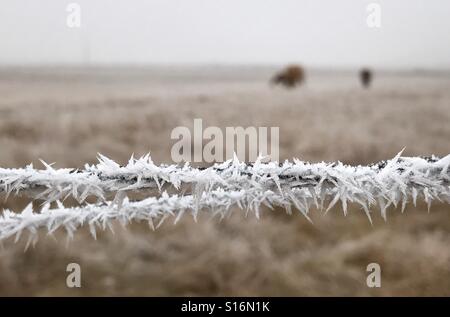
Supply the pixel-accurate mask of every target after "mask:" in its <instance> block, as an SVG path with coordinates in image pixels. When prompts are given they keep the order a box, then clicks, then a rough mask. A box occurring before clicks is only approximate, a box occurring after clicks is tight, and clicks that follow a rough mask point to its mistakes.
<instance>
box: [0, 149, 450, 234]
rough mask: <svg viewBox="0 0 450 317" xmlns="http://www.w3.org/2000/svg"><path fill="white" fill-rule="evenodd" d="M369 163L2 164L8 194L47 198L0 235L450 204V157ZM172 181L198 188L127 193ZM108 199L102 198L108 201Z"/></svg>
mask: <svg viewBox="0 0 450 317" xmlns="http://www.w3.org/2000/svg"><path fill="white" fill-rule="evenodd" d="M400 155H401V153H399V154H398V155H397V156H396V157H394V158H393V159H391V160H388V161H383V162H379V163H376V164H372V165H369V166H349V165H344V164H342V163H339V162H338V163H323V162H322V163H315V164H311V163H306V162H302V161H299V160H294V161H293V162H284V163H282V164H278V163H274V162H270V163H263V162H261V161H260V160H258V161H257V162H255V163H253V164H246V163H243V162H239V161H238V160H237V159H234V160H230V161H227V162H225V163H222V164H215V165H214V166H212V167H209V168H206V169H200V168H194V167H191V166H189V165H184V166H181V167H180V166H176V165H162V166H156V165H155V164H153V162H152V161H151V159H150V157H149V156H145V157H142V158H140V159H133V158H132V159H131V160H130V161H129V163H128V164H127V165H126V166H119V165H118V164H117V163H115V162H113V161H112V160H110V159H108V158H106V157H104V156H100V158H99V163H98V164H97V165H92V166H86V167H85V169H84V170H74V169H53V168H52V167H51V166H50V165H48V164H45V163H44V164H45V166H46V169H45V170H35V169H34V168H33V167H32V166H28V167H27V168H25V169H0V183H1V186H2V188H3V190H4V191H5V192H7V193H10V192H12V191H14V192H16V193H20V192H27V191H30V190H36V189H38V188H43V189H44V190H41V192H40V194H39V195H38V197H40V198H45V199H46V200H47V203H46V204H45V206H44V208H43V209H42V211H41V212H36V211H33V210H32V207H31V206H29V207H27V208H26V209H25V210H24V211H23V212H22V213H14V212H12V211H9V210H6V211H4V213H3V216H1V218H0V240H1V239H5V238H8V237H10V236H12V235H17V236H18V237H19V236H20V234H21V233H22V232H23V231H24V230H25V231H28V232H30V234H31V235H30V241H31V242H33V241H35V239H36V237H37V231H38V229H39V228H41V227H45V228H47V230H48V231H49V232H53V231H54V230H56V229H57V228H60V227H64V228H65V229H66V230H67V232H68V233H69V236H71V235H73V233H74V232H75V230H76V229H77V228H79V227H80V226H82V225H89V227H90V229H91V232H93V234H95V228H96V227H99V226H101V227H103V228H105V227H107V226H109V225H110V224H111V221H112V220H115V219H118V220H121V221H125V222H128V221H132V220H148V221H150V222H151V223H153V220H157V221H160V222H162V221H163V220H164V219H166V218H167V217H169V216H175V217H176V219H179V218H180V217H181V215H183V214H184V213H186V212H190V213H191V214H193V215H194V216H196V215H197V213H198V212H199V211H200V210H205V211H209V212H210V213H211V214H219V215H221V216H223V215H225V214H226V213H227V212H228V211H229V210H230V208H231V207H233V206H239V207H240V208H243V209H246V210H253V211H255V213H256V214H257V215H258V214H259V208H260V207H261V206H262V205H266V206H268V207H276V206H280V207H283V208H285V209H286V210H287V211H290V210H291V209H292V207H294V208H296V209H298V210H299V211H300V212H301V213H302V214H303V215H304V216H305V217H307V218H308V219H310V218H309V216H308V213H309V210H310V208H311V207H313V206H315V207H316V208H318V209H326V211H328V210H329V209H331V208H332V207H333V206H335V205H336V204H337V203H338V202H340V203H341V205H342V210H343V212H344V214H346V213H347V206H348V204H349V203H355V204H358V205H359V206H361V207H362V209H363V210H364V212H365V213H366V215H367V217H368V218H369V220H370V221H371V216H370V208H371V207H372V206H374V205H377V206H378V207H379V209H380V211H381V215H382V216H383V218H385V219H386V209H387V208H388V207H389V206H390V205H394V206H398V205H399V204H401V208H402V211H403V210H404V208H405V206H406V204H407V203H408V202H410V201H412V202H413V203H414V204H415V203H416V201H417V199H422V200H424V201H425V202H426V203H427V204H428V205H430V204H431V202H432V201H434V200H438V201H444V202H447V203H450V170H449V166H450V155H448V156H446V157H444V158H442V159H440V158H437V157H434V156H433V157H427V158H420V157H401V156H400ZM165 184H171V185H173V187H175V188H177V189H179V188H180V187H181V186H182V185H183V184H190V185H191V186H192V187H193V188H192V191H191V194H190V195H172V196H170V195H168V194H167V193H165V192H164V193H163V194H162V195H161V196H160V197H149V198H147V199H144V200H142V201H138V202H129V201H128V199H127V198H126V192H127V191H129V190H131V191H134V190H140V189H145V188H159V189H160V190H162V189H163V187H164V185H165ZM111 192H113V193H114V192H115V193H116V194H117V195H116V199H115V200H114V201H113V202H108V201H106V200H105V199H104V197H105V194H106V193H111ZM70 195H72V196H73V197H75V198H77V199H78V200H79V201H84V200H85V199H86V197H88V196H90V195H93V196H95V197H98V198H100V199H101V200H100V202H99V203H98V204H87V205H85V206H82V207H77V208H65V207H64V206H63V205H62V203H60V202H59V199H60V198H65V197H66V196H70ZM54 200H57V201H58V208H56V209H50V208H49V206H50V204H49V203H50V202H51V201H54ZM102 201H103V202H102Z"/></svg>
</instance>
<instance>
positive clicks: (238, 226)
mask: <svg viewBox="0 0 450 317" xmlns="http://www.w3.org/2000/svg"><path fill="white" fill-rule="evenodd" d="M273 72H274V69H271V68H224V67H216V68H214V67H210V68H143V69H132V68H93V69H77V68H73V69H69V68H65V69H44V68H34V69H17V68H9V69H1V70H0V96H1V98H0V149H1V151H0V166H3V167H21V166H24V165H25V164H28V163H30V162H33V163H34V164H35V166H40V163H39V161H38V158H42V159H44V160H46V161H48V162H56V164H55V166H56V167H81V166H83V164H84V163H86V162H88V163H94V162H95V157H96V154H97V152H101V153H102V154H105V155H107V156H110V157H111V158H113V159H115V160H117V161H119V162H121V163H125V162H126V161H127V159H128V158H129V157H130V155H131V153H135V155H142V154H144V153H147V152H149V151H150V153H151V155H152V157H153V159H154V160H155V161H156V162H157V163H161V162H170V149H171V146H172V144H173V143H174V142H173V141H172V140H170V132H171V130H172V129H173V128H174V127H176V126H180V125H181V126H187V127H192V126H193V119H194V118H202V119H203V123H204V125H205V126H219V127H226V126H244V127H246V126H269V127H270V126H279V127H280V156H281V158H282V159H290V158H293V157H299V158H301V159H304V160H310V161H322V160H325V161H334V160H341V161H343V162H346V163H351V164H366V163H370V162H374V161H378V160H381V159H386V158H391V157H393V156H394V155H395V154H397V153H398V152H399V151H400V150H401V149H403V148H404V147H406V150H405V152H404V154H405V155H428V154H436V155H440V156H443V155H446V154H448V153H450V89H449V88H450V76H448V75H446V74H430V73H427V74H424V73H421V74H419V73H379V74H377V76H376V78H375V83H374V87H373V88H372V89H370V90H363V89H362V88H360V86H359V83H358V80H357V77H356V75H355V74H354V73H352V72H325V71H322V72H321V71H315V72H314V71H313V72H310V73H308V77H307V83H306V86H304V87H302V88H300V89H297V90H292V91H287V90H284V89H282V88H279V87H278V88H277V87H271V86H269V84H268V79H269V78H270V76H271V75H272V73H273ZM26 203H27V200H26V199H25V198H18V199H14V198H9V199H8V200H7V201H6V202H3V200H2V204H1V206H0V207H3V208H12V209H14V210H20V209H21V208H23V206H24V205H25V204H26ZM449 211H450V206H448V205H444V204H442V205H441V204H437V205H433V206H432V208H431V212H430V213H428V212H427V211H426V206H422V205H419V206H418V207H417V208H414V207H412V206H409V207H408V209H407V210H406V212H405V213H404V214H401V213H400V211H399V210H394V209H392V210H390V212H389V214H388V221H387V222H386V223H385V222H384V221H383V220H382V219H381V217H380V216H379V215H378V213H379V212H378V211H377V210H373V213H374V218H375V222H374V225H373V226H370V224H369V222H368V220H367V218H365V216H364V214H363V212H362V211H361V210H359V209H357V208H356V207H353V208H352V210H351V212H350V214H349V215H348V216H347V217H344V216H343V215H342V212H341V210H340V209H339V208H335V209H334V210H332V211H331V212H330V213H328V214H327V215H326V216H323V215H322V214H321V212H320V211H313V212H312V213H313V215H312V217H313V221H314V224H313V225H312V224H310V223H309V222H308V221H306V220H305V219H304V218H303V217H302V216H301V215H300V214H299V213H298V214H293V215H286V214H285V212H284V210H274V211H265V212H264V213H263V217H262V219H261V220H259V221H258V220H256V219H254V217H253V216H249V217H248V218H245V217H244V215H243V213H242V212H240V211H239V210H236V211H235V212H234V213H233V216H231V217H230V218H229V219H225V220H223V221H222V222H220V223H219V222H218V221H217V220H210V219H208V218H207V217H203V218H201V219H200V220H199V222H198V223H193V220H192V219H190V218H189V217H185V218H184V219H183V220H182V221H181V222H180V223H179V224H177V225H176V226H174V225H173V224H172V223H171V222H170V221H168V222H166V223H165V224H164V225H163V226H162V227H161V228H160V229H158V230H157V231H155V232H153V231H152V230H150V229H149V228H148V226H147V225H143V224H133V225H131V226H129V228H128V229H127V230H124V229H123V228H122V227H121V226H120V225H116V226H115V234H112V233H110V232H105V233H102V234H100V235H99V239H98V241H94V240H92V239H91V238H90V236H89V235H88V232H85V231H82V232H81V233H80V234H79V235H77V236H76V238H75V240H74V241H73V242H71V243H70V244H69V245H68V246H66V244H65V237H64V233H63V232H59V233H57V234H56V235H55V237H56V239H52V238H51V237H45V236H44V235H42V239H41V240H40V242H39V243H38V244H37V246H36V247H35V248H33V249H30V250H28V251H26V252H24V245H25V241H21V242H19V243H17V244H14V243H13V241H6V242H4V243H3V248H2V249H1V251H0V295H38V296H47V295H67V296H71V295H100V296H101V295H236V296H237V295H243V296H247V295H274V296H280V295H288V296H295V295H326V296H329V295H355V296H361V295H406V296H409V295H447V296H448V295H450V249H449V247H448V246H449V245H450V212H449ZM70 262H77V263H80V264H81V267H82V288H81V289H76V290H74V289H69V288H67V287H66V284H65V279H66V274H67V273H66V271H65V269H66V265H67V264H68V263H70ZM371 262H377V263H379V264H380V265H381V268H382V287H381V288H380V289H370V288H368V287H367V286H366V276H367V274H368V273H367V272H366V266H367V264H369V263H371Z"/></svg>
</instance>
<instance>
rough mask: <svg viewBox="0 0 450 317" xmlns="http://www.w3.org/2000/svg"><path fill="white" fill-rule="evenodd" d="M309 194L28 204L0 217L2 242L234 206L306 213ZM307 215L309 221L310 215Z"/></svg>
mask: <svg viewBox="0 0 450 317" xmlns="http://www.w3.org/2000/svg"><path fill="white" fill-rule="evenodd" d="M305 195H306V196H305ZM308 195H309V193H306V192H304V189H294V190H293V191H292V192H291V193H290V195H289V196H283V195H280V194H279V193H276V192H272V191H270V190H269V191H264V192H262V191H259V190H257V189H252V190H240V191H231V192H229V191H225V190H223V189H216V190H213V191H210V192H203V193H202V194H201V195H200V196H195V195H185V196H179V195H169V194H167V193H166V192H164V193H163V194H162V195H161V196H160V197H149V198H146V199H144V200H141V201H136V202H130V201H129V200H128V199H127V198H125V199H124V201H123V202H122V205H121V206H120V207H119V206H117V205H115V204H114V203H108V204H105V203H100V204H87V205H85V206H82V207H72V208H65V207H64V206H63V205H62V203H61V202H59V201H58V207H57V208H53V209H50V204H49V203H47V204H45V205H44V206H43V208H42V210H41V211H40V212H34V211H33V207H32V204H29V205H28V206H27V207H26V208H25V209H24V210H23V211H22V212H21V213H15V212H12V211H10V210H5V211H4V212H3V215H2V216H1V217H0V240H3V239H7V238H9V237H11V236H15V237H16V241H17V240H19V238H20V237H21V235H22V233H23V232H28V233H29V239H28V244H29V243H36V241H37V239H38V230H39V229H41V228H45V229H46V230H47V232H48V234H52V233H53V232H54V231H56V230H57V229H59V228H64V229H65V230H66V232H67V234H68V237H69V238H72V237H73V235H74V232H75V231H76V230H77V229H79V228H80V227H82V226H89V229H90V232H91V234H92V236H93V237H94V238H95V237H96V230H97V228H101V229H103V230H105V229H107V228H109V229H111V230H112V225H111V224H112V221H114V220H118V221H120V222H122V223H123V224H126V223H129V222H131V221H148V222H149V225H150V226H151V227H152V228H153V229H155V225H154V223H155V222H156V228H157V227H159V226H160V225H161V224H162V223H163V221H164V220H166V219H167V218H169V217H174V219H175V220H174V222H175V223H176V222H177V221H178V220H179V219H180V218H181V216H182V215H183V214H186V213H190V214H191V215H192V216H193V217H194V219H197V215H198V213H199V212H201V211H204V212H208V213H210V215H211V216H219V217H220V218H223V217H224V216H226V215H227V213H229V212H230V211H231V210H232V207H239V208H241V209H242V210H245V211H246V213H248V212H249V211H252V212H254V213H255V215H256V216H257V217H258V218H259V213H260V208H261V206H262V205H265V206H268V207H270V208H273V207H276V206H280V207H283V208H285V209H286V210H287V211H288V212H291V207H292V206H297V208H300V209H301V210H303V202H301V201H300V199H304V198H305V197H307V196H308ZM300 206H302V207H300ZM304 215H305V216H306V217H307V218H308V219H309V217H308V215H307V213H305V214H304Z"/></svg>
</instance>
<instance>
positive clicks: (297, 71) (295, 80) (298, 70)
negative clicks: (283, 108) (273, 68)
mask: <svg viewBox="0 0 450 317" xmlns="http://www.w3.org/2000/svg"><path fill="white" fill-rule="evenodd" d="M304 80H305V71H304V69H303V67H301V66H297V65H290V66H288V67H286V68H285V69H283V70H282V71H281V72H279V73H277V74H276V75H275V76H274V77H273V78H272V80H271V82H272V83H273V84H275V85H278V84H281V85H283V86H284V87H286V88H294V87H295V86H296V85H300V84H302V83H303V81H304Z"/></svg>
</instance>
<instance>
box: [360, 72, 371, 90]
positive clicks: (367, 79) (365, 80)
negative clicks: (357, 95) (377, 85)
mask: <svg viewBox="0 0 450 317" xmlns="http://www.w3.org/2000/svg"><path fill="white" fill-rule="evenodd" d="M372 79H373V74H372V71H371V70H370V69H368V68H363V69H361V70H360V71H359V80H360V81H361V84H362V85H363V87H364V88H369V87H370V84H371V83H372Z"/></svg>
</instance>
